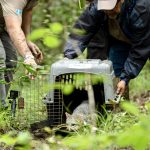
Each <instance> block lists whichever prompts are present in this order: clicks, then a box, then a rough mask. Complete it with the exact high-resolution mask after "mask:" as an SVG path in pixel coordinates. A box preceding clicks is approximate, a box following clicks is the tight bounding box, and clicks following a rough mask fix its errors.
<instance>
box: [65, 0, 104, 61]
mask: <svg viewBox="0 0 150 150" xmlns="http://www.w3.org/2000/svg"><path fill="white" fill-rule="evenodd" d="M104 22H105V14H104V13H103V12H100V11H97V1H94V2H93V3H91V4H90V5H89V7H88V8H87V9H86V10H85V11H84V12H83V14H82V15H81V16H80V17H79V19H78V20H77V22H76V23H75V25H74V27H73V31H74V32H72V33H71V34H70V36H69V39H68V40H67V42H66V46H65V49H64V56H65V57H67V58H70V59H72V58H75V57H77V56H78V55H80V54H81V53H82V52H83V51H84V49H85V48H86V47H87V45H88V43H89V42H90V40H91V39H92V37H93V36H94V35H95V34H96V32H98V30H99V28H100V26H101V24H103V23H104Z"/></svg>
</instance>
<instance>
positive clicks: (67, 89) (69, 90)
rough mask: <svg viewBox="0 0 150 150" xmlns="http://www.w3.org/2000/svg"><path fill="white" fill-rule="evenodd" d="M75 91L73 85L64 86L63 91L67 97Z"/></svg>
mask: <svg viewBox="0 0 150 150" xmlns="http://www.w3.org/2000/svg"><path fill="white" fill-rule="evenodd" d="M73 90H74V86H73V85H72V84H67V85H63V86H62V91H63V93H64V94H65V95H70V94H71V93H72V92H73Z"/></svg>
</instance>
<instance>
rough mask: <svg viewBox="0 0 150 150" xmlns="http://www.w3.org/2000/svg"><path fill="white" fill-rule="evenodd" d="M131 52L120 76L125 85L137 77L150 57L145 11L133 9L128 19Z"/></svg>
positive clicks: (148, 19)
mask: <svg viewBox="0 0 150 150" xmlns="http://www.w3.org/2000/svg"><path fill="white" fill-rule="evenodd" d="M129 21H130V31H131V42H132V50H131V51H130V53H129V56H128V58H127V60H126V62H125V65H124V70H123V71H122V74H121V76H120V79H121V80H125V81H126V83H128V82H129V80H130V79H133V78H135V77H136V76H138V74H139V73H140V71H141V70H142V68H143V66H144V65H145V63H146V61H147V60H148V58H149V57H150V24H149V21H150V16H149V12H148V11H147V9H144V8H143V7H142V10H141V11H140V13H139V9H138V8H137V9H135V10H134V11H133V13H132V15H131V17H130V20H129Z"/></svg>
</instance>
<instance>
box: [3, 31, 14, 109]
mask: <svg viewBox="0 0 150 150" xmlns="http://www.w3.org/2000/svg"><path fill="white" fill-rule="evenodd" d="M11 60H14V61H17V53H16V49H15V48H14V46H13V43H12V41H11V39H10V37H9V35H8V33H7V32H6V31H5V30H2V29H1V30H0V80H1V83H0V101H1V103H2V105H4V106H5V105H6V102H5V100H6V96H7V93H8V90H9V87H10V84H4V83H2V81H6V82H7V83H9V82H10V81H12V79H13V72H14V71H13V68H15V67H16V62H12V61H11ZM7 69H8V70H7ZM11 69H12V70H11Z"/></svg>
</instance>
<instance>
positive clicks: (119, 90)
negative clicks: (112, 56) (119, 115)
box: [117, 80, 126, 95]
mask: <svg viewBox="0 0 150 150" xmlns="http://www.w3.org/2000/svg"><path fill="white" fill-rule="evenodd" d="M125 89H126V83H125V81H123V80H121V81H119V83H118V84H117V94H119V95H123V94H124V92H125Z"/></svg>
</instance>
